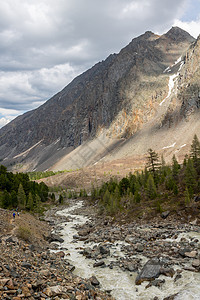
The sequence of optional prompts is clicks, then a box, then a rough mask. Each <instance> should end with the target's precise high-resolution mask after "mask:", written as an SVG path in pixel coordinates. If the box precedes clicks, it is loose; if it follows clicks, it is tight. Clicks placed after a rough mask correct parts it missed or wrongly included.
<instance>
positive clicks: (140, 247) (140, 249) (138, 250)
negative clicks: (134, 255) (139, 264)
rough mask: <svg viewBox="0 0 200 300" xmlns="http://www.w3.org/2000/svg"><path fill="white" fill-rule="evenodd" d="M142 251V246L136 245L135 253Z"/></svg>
mask: <svg viewBox="0 0 200 300" xmlns="http://www.w3.org/2000/svg"><path fill="white" fill-rule="evenodd" d="M143 250H144V245H142V244H137V247H136V251H137V252H143Z"/></svg>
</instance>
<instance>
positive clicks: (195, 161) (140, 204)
mask: <svg viewBox="0 0 200 300" xmlns="http://www.w3.org/2000/svg"><path fill="white" fill-rule="evenodd" d="M199 193H200V143H199V140H198V138H197V136H196V135H195V136H194V139H193V142H192V145H191V151H190V155H189V156H186V157H185V159H184V162H183V164H182V165H181V164H179V163H178V161H177V160H176V157H175V155H174V156H173V159H172V164H171V165H166V164H165V161H164V159H163V157H162V158H161V161H159V158H158V154H157V153H155V151H153V150H152V149H149V151H148V157H147V165H146V168H145V170H144V171H142V172H141V173H139V172H136V173H135V174H132V173H130V174H129V175H128V176H126V177H124V178H122V179H121V180H120V181H119V182H118V181H117V179H115V178H112V179H111V180H110V181H109V182H105V183H103V184H102V185H101V187H100V188H97V187H94V186H92V191H91V201H92V203H98V206H99V209H100V212H101V213H105V214H108V215H112V216H116V215H117V214H119V213H121V212H126V213H128V214H130V215H131V213H133V212H134V213H135V212H137V211H138V216H139V215H141V214H142V211H144V210H145V211H148V210H149V211H151V212H152V208H153V209H154V211H156V212H160V213H161V212H162V211H163V210H164V209H165V208H166V207H169V206H170V207H171V208H174V209H176V208H177V207H179V208H180V207H186V206H188V205H189V204H190V202H191V201H192V200H193V199H197V198H198V195H199ZM195 197H196V198H195ZM166 204H167V205H166Z"/></svg>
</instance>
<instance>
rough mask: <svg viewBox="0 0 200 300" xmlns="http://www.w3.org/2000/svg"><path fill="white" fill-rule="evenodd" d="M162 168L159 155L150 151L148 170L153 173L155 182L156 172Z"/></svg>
mask: <svg viewBox="0 0 200 300" xmlns="http://www.w3.org/2000/svg"><path fill="white" fill-rule="evenodd" d="M159 167H160V163H159V159H158V154H157V153H156V152H155V151H153V150H152V149H149V150H148V157H147V169H148V170H149V171H150V172H151V173H152V175H153V178H154V181H156V177H157V176H156V172H157V170H158V168H159Z"/></svg>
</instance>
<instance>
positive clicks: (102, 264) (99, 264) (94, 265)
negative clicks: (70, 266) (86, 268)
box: [93, 260, 105, 268]
mask: <svg viewBox="0 0 200 300" xmlns="http://www.w3.org/2000/svg"><path fill="white" fill-rule="evenodd" d="M102 266H105V262H104V261H103V260H100V261H98V262H96V263H94V264H93V267H94V268H95V267H102Z"/></svg>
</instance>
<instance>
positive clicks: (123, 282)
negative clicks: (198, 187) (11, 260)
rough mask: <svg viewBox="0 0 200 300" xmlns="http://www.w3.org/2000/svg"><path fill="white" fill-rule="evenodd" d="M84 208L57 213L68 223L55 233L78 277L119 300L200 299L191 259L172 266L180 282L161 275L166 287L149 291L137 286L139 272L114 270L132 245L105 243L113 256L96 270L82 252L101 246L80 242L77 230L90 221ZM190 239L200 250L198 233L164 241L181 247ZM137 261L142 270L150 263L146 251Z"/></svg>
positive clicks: (197, 275) (78, 205)
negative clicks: (97, 284) (93, 279)
mask: <svg viewBox="0 0 200 300" xmlns="http://www.w3.org/2000/svg"><path fill="white" fill-rule="evenodd" d="M82 206H83V203H82V201H78V202H74V203H73V204H71V205H70V207H68V208H65V209H63V210H60V211H57V213H56V215H57V216H58V217H61V216H62V217H63V216H64V217H65V218H67V219H68V220H67V222H62V223H59V227H58V229H56V228H55V233H57V234H59V235H60V236H61V237H62V238H63V239H64V242H63V243H62V244H59V249H61V250H62V251H64V252H65V258H66V259H67V260H68V261H69V262H70V263H71V264H72V265H73V266H75V270H74V273H75V274H76V275H79V276H81V277H84V278H90V277H91V276H95V277H96V278H97V279H98V281H99V282H100V287H101V288H102V289H103V290H109V291H111V295H112V296H113V297H115V298H116V299H118V300H126V299H127V300H130V299H133V300H134V299H139V300H150V299H159V300H163V299H164V298H165V297H168V296H170V295H174V294H177V296H175V298H174V299H176V300H187V299H188V300H192V299H200V285H199V282H200V273H199V271H197V270H195V269H194V270H192V268H190V266H191V264H192V261H191V260H190V259H188V258H187V259H186V260H185V264H184V260H183V262H182V260H181V261H179V260H178V259H177V264H174V265H173V269H174V272H175V275H177V274H179V273H180V274H181V276H180V278H179V279H178V280H176V281H175V275H174V276H173V277H168V276H164V275H160V276H159V279H160V280H161V281H163V284H161V285H160V286H159V287H158V286H151V287H149V288H146V287H147V285H148V282H147V281H144V282H142V283H141V285H136V284H135V279H136V276H137V274H138V272H139V271H140V270H138V271H137V272H134V271H129V270H123V269H121V268H120V267H119V266H117V265H116V266H115V261H119V260H120V259H123V257H124V256H125V255H126V253H125V252H124V247H125V248H126V247H129V244H130V243H129V242H125V240H124V239H123V240H116V241H114V242H112V243H111V242H105V241H104V242H105V244H106V246H107V247H109V251H110V255H109V256H107V257H106V258H104V262H105V264H104V265H103V266H99V267H94V262H95V261H96V260H97V259H88V258H86V257H85V256H84V255H83V254H82V252H83V249H84V248H85V247H90V248H91V249H92V248H94V246H95V245H96V246H98V244H99V242H95V241H89V240H80V239H77V236H78V229H77V228H78V227H79V226H84V224H86V223H87V222H89V221H90V218H89V216H85V215H82V214H81V213H80V211H81V210H80V208H81V207H82ZM77 211H78V212H77ZM141 230H144V228H141ZM187 239H188V240H189V241H191V240H192V241H193V240H195V241H196V244H195V247H196V245H198V246H199V245H200V243H199V241H200V233H199V231H198V230H196V231H195V232H193V231H191V232H180V233H179V234H177V236H176V237H175V238H173V237H169V238H167V237H165V243H173V242H176V243H179V241H183V240H185V241H186V242H187ZM159 242H160V240H159ZM186 242H185V243H186ZM199 248H200V247H199ZM195 249H196V248H195ZM197 252H198V253H197V254H196V256H195V258H194V259H195V260H197V259H199V250H198V251H197ZM132 256H133V255H132ZM163 257H164V258H166V254H165V255H163ZM135 258H137V259H138V260H140V264H141V266H143V265H144V264H145V263H146V262H147V261H148V259H149V257H146V256H145V253H143V251H141V252H140V253H136V255H135V257H134V259H135ZM130 259H131V256H130ZM111 262H112V263H113V262H114V263H113V265H112V268H110V265H111V264H110V263H111ZM183 266H184V268H183ZM170 267H171V266H170ZM186 269H188V270H186ZM191 270H192V271H191ZM178 272H179V273H178Z"/></svg>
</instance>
